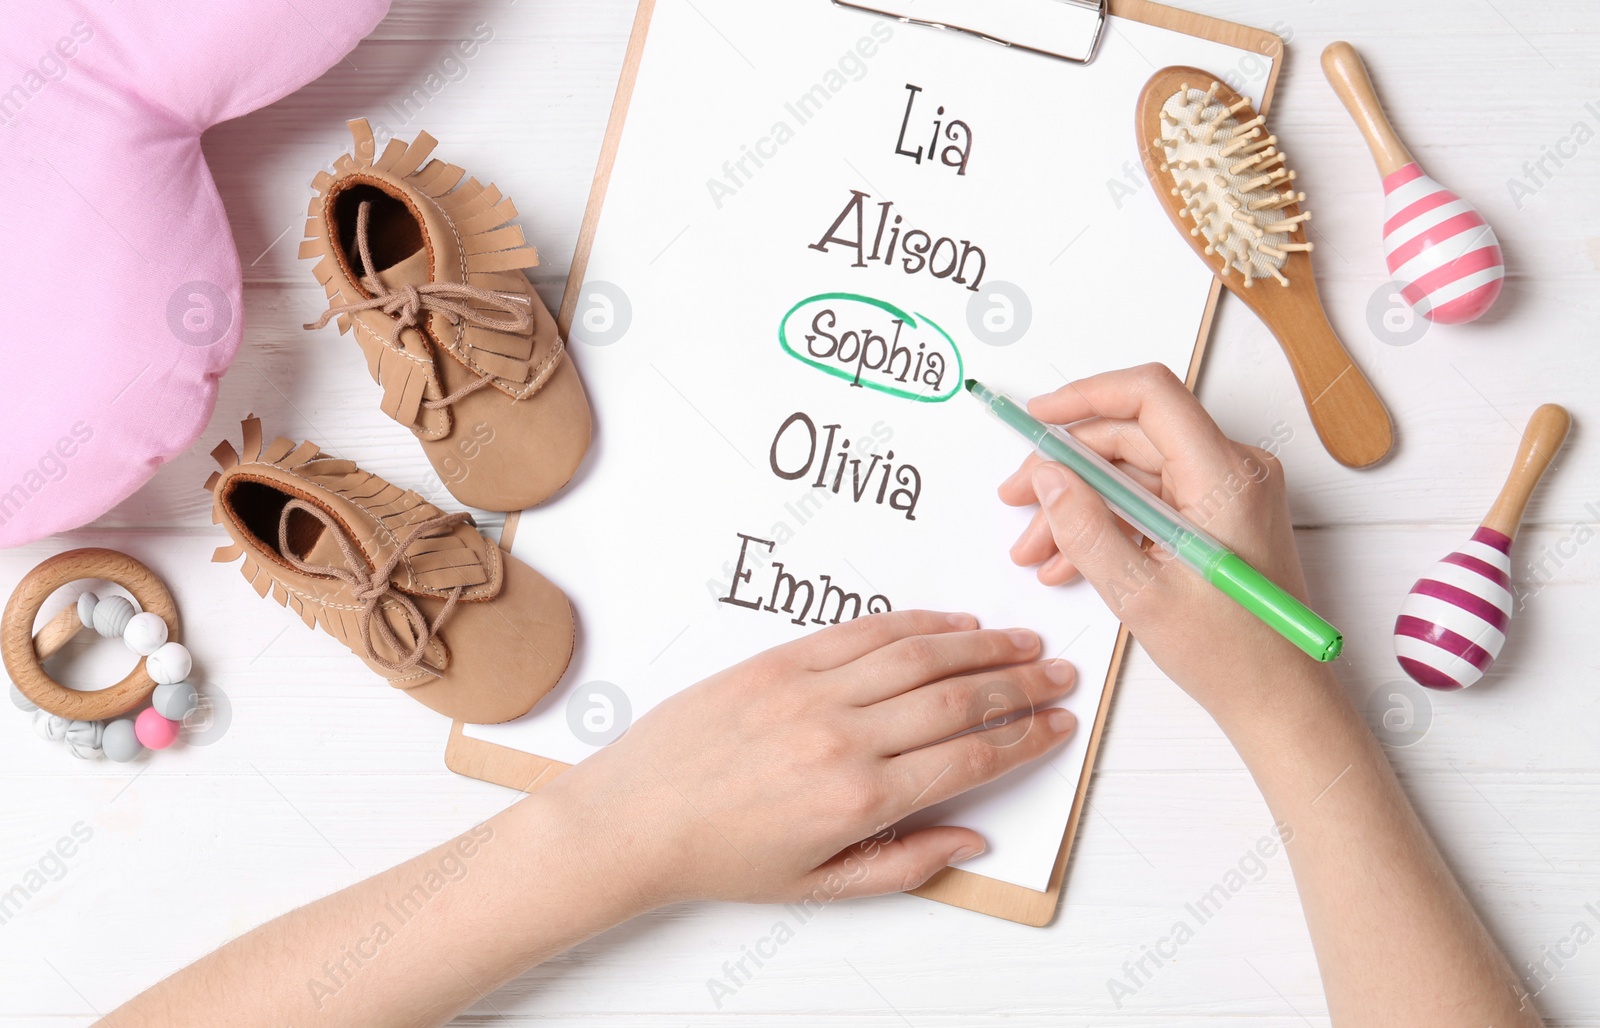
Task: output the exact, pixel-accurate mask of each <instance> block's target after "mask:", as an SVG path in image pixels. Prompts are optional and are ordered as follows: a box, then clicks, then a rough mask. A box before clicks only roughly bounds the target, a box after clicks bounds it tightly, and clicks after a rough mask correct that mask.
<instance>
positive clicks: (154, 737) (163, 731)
mask: <svg viewBox="0 0 1600 1028" xmlns="http://www.w3.org/2000/svg"><path fill="white" fill-rule="evenodd" d="M182 727H183V726H182V725H180V724H178V722H176V721H169V720H167V719H166V718H164V717H162V716H161V715H160V713H158V712H157V711H156V709H155V708H154V707H151V708H150V709H148V710H145V711H141V712H140V714H139V718H138V720H137V721H135V722H134V723H133V732H134V735H135V736H136V737H137V738H138V740H139V741H140V742H141V743H143V744H144V745H145V746H147V747H149V748H150V749H152V750H164V749H166V748H167V747H168V746H171V745H172V744H173V743H175V742H177V741H178V729H180V728H182Z"/></svg>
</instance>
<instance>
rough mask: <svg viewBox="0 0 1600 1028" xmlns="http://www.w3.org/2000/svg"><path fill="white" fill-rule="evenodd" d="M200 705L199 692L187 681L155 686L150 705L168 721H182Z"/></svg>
mask: <svg viewBox="0 0 1600 1028" xmlns="http://www.w3.org/2000/svg"><path fill="white" fill-rule="evenodd" d="M199 705H200V693H199V692H198V691H197V690H196V689H195V687H194V686H192V685H190V684H189V683H188V682H173V683H172V684H171V685H158V686H156V691H155V693H154V694H153V695H152V696H151V697H150V706H151V707H152V708H154V710H155V711H156V713H158V714H160V715H161V716H162V717H164V718H166V719H167V720H169V721H182V720H183V719H184V718H186V717H188V716H189V715H190V714H192V713H194V709H195V708H196V707H198V706H199Z"/></svg>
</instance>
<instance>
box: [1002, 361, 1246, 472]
mask: <svg viewBox="0 0 1600 1028" xmlns="http://www.w3.org/2000/svg"><path fill="white" fill-rule="evenodd" d="M1028 410H1029V411H1030V412H1032V414H1033V416H1034V417H1036V418H1039V419H1040V420H1042V421H1048V422H1052V423H1055V424H1071V423H1072V422H1075V421H1082V420H1084V419H1086V418H1108V419H1112V420H1134V421H1137V422H1138V423H1139V426H1140V427H1141V428H1142V429H1143V430H1144V434H1145V437H1146V438H1147V439H1149V441H1150V442H1151V443H1152V444H1153V445H1154V446H1155V448H1156V450H1157V451H1158V452H1159V453H1161V454H1162V455H1163V456H1175V455H1177V454H1184V455H1186V456H1192V455H1193V454H1195V453H1196V452H1199V453H1202V454H1206V453H1209V452H1215V454H1216V455H1217V456H1218V457H1222V458H1225V457H1226V455H1227V454H1228V453H1229V452H1230V450H1229V447H1230V444H1229V442H1228V439H1227V437H1226V436H1225V435H1223V434H1222V429H1220V428H1218V427H1217V423H1216V422H1214V421H1212V420H1211V416H1210V415H1209V414H1207V413H1206V411H1205V408H1204V407H1202V406H1200V401H1199V400H1197V399H1195V398H1194V394H1193V393H1191V392H1189V390H1188V389H1187V388H1186V387H1185V386H1184V384H1183V383H1182V382H1181V381H1179V379H1178V376H1176V375H1174V374H1173V373H1172V372H1171V371H1170V370H1169V369H1168V368H1167V367H1166V366H1165V365H1161V364H1146V365H1144V366H1143V367H1138V368H1128V369H1126V370H1122V371H1109V372H1106V373H1105V374H1103V375H1095V376H1093V377H1092V378H1086V379H1083V380H1082V381H1079V382H1072V383H1069V384H1067V385H1065V386H1062V387H1061V388H1060V389H1058V390H1056V391H1055V392H1053V393H1050V394H1048V395H1046V396H1040V397H1037V398H1035V399H1034V400H1033V402H1031V403H1030V404H1028Z"/></svg>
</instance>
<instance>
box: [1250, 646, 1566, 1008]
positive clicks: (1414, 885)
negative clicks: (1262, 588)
mask: <svg viewBox="0 0 1600 1028" xmlns="http://www.w3.org/2000/svg"><path fill="white" fill-rule="evenodd" d="M1276 697H1277V698H1276V699H1275V700H1274V701H1273V702H1272V703H1271V705H1270V706H1268V707H1265V708H1263V707H1261V706H1259V705H1257V706H1256V708H1255V709H1252V710H1249V711H1240V712H1238V713H1236V714H1234V715H1233V716H1228V717H1224V718H1222V719H1221V720H1222V721H1223V725H1224V728H1225V729H1227V730H1228V734H1229V736H1230V738H1231V739H1232V740H1233V742H1234V745H1235V746H1237V747H1238V749H1239V752H1240V754H1241V756H1243V758H1244V760H1245V763H1246V764H1247V765H1248V767H1249V768H1250V771H1251V773H1252V774H1253V775H1254V777H1255V780H1256V782H1257V784H1258V785H1259V786H1260V788H1261V791H1262V794H1263V795H1264V796H1265V797H1266V800H1267V804H1268V806H1269V807H1270V808H1271V810H1272V813H1273V816H1274V817H1275V818H1276V819H1277V821H1278V823H1279V826H1280V831H1281V832H1282V834H1283V836H1284V837H1285V840H1286V846H1285V849H1286V850H1287V852H1288V854H1289V859H1290V863H1291V866H1292V867H1293V869H1294V876H1295V883H1296V885H1297V887H1298V888H1299V891H1300V897H1301V902H1302V904H1303V905H1304V908H1305V914H1306V922H1307V924H1308V926H1309V927H1310V930H1311V938H1312V942H1313V944H1314V945H1315V947H1316V952H1317V963H1318V966H1319V967H1320V969H1321V972H1322V980H1323V986H1324V988H1325V990H1326V992H1327V997H1328V1009H1329V1012H1330V1013H1331V1015H1332V1017H1333V1022H1334V1024H1336V1025H1352V1026H1354V1025H1360V1026H1362V1028H1369V1026H1378V1025H1405V1026H1408V1028H1415V1026H1425V1025H1440V1026H1449V1028H1461V1026H1489V1025H1493V1026H1495V1028H1507V1026H1532V1025H1538V1024H1540V1023H1541V1022H1540V1020H1539V1016H1538V1014H1537V1013H1536V1012H1535V1011H1534V1009H1533V1006H1532V1002H1531V1000H1528V999H1527V998H1526V997H1525V995H1524V993H1523V990H1522V989H1521V988H1520V986H1519V983H1518V982H1517V979H1516V977H1515V975H1514V974H1513V973H1512V971H1511V968H1510V966H1509V964H1508V963H1507V961H1506V960H1505V958H1504V956H1503V955H1502V954H1501V952H1500V950H1499V948H1498V947H1497V946H1496V945H1495V943H1494V941H1493V940H1492V939H1491V938H1490V937H1489V934H1488V932H1487V930H1486V929H1485V928H1484V926H1483V923H1482V921H1480V920H1479V918H1478V916H1477V914H1476V912H1474V911H1473V909H1472V907H1471V905H1470V904H1469V903H1468V902H1467V899H1466V897H1465V895H1463V893H1462V891H1461V888H1460V887H1459V886H1458V885H1457V884H1456V881H1455V878H1454V877H1453V876H1452V874H1451V872H1450V870H1449V868H1448V867H1447V866H1446V865H1445V862H1444V859H1443V857H1442V856H1441V855H1440V853H1439V850H1438V848H1437V847H1436V846H1435V845H1434V844H1433V841H1432V840H1431V839H1430V838H1429V837H1428V834H1427V832H1426V831H1425V830H1424V829H1423V827H1422V824H1421V823H1420V822H1419V821H1418V819H1417V816H1416V813H1415V811H1414V810H1413V809H1412V807H1411V804H1410V802H1409V801H1408V800H1407V798H1406V796H1405V794H1404V793H1403V792H1402V791H1401V789H1400V785H1399V782H1398V781H1397V780H1396V778H1395V775H1394V771H1393V769H1392V768H1391V767H1390V766H1389V762H1388V759H1387V757H1386V756H1385V755H1384V753H1383V750H1382V748H1381V746H1380V745H1379V743H1378V742H1377V740H1376V739H1374V738H1373V736H1372V733H1371V732H1370V731H1369V730H1368V729H1367V727H1366V725H1365V724H1364V723H1363V722H1362V720H1361V718H1360V715H1359V714H1357V712H1356V711H1355V709H1354V707H1352V706H1351V704H1350V702H1349V700H1348V699H1347V697H1346V696H1345V695H1344V693H1343V691H1342V689H1341V688H1340V687H1339V685H1338V683H1337V682H1336V681H1335V680H1334V678H1333V676H1332V675H1331V674H1327V673H1325V672H1324V671H1323V670H1321V669H1316V670H1313V671H1296V672H1292V673H1291V674H1289V675H1288V676H1286V680H1285V681H1284V682H1283V683H1282V688H1281V689H1280V690H1279V691H1278V692H1277V693H1276Z"/></svg>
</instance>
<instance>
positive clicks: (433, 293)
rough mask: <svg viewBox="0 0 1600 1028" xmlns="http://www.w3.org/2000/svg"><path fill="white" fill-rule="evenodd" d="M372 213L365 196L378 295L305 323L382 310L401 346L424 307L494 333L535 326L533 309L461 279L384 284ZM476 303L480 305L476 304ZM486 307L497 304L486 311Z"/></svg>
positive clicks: (362, 223)
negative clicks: (379, 271) (375, 254)
mask: <svg viewBox="0 0 1600 1028" xmlns="http://www.w3.org/2000/svg"><path fill="white" fill-rule="evenodd" d="M371 215H372V201H370V200H363V201H361V206H360V207H359V208H358V209H357V211H356V250H357V251H358V252H359V253H360V255H361V266H362V267H363V268H365V269H366V272H367V273H366V274H365V275H363V276H362V277H361V287H362V288H363V289H365V290H366V291H367V292H368V293H370V294H372V295H371V296H370V297H368V298H367V299H365V300H357V301H356V302H354V303H345V304H339V305H337V306H332V307H329V308H328V309H327V310H325V311H323V312H322V317H321V318H318V319H317V320H316V321H314V322H312V323H311V324H309V325H306V326H305V327H306V330H307V331H315V330H317V329H320V328H322V327H324V326H325V325H327V324H328V322H329V321H331V320H333V319H334V318H338V317H343V316H344V315H346V314H358V313H360V312H362V311H373V310H376V311H382V312H383V313H384V314H387V315H389V316H390V317H391V318H393V319H394V328H393V329H391V330H390V332H389V338H388V339H387V340H386V342H387V343H388V344H389V345H390V346H392V347H394V348H395V349H400V348H401V344H400V333H401V332H402V331H404V330H405V329H408V328H413V329H414V328H417V327H418V326H419V325H420V324H421V323H422V315H423V312H424V311H426V312H429V313H433V314H442V315H444V316H445V317H446V318H449V319H450V321H452V322H453V323H455V324H457V325H461V324H467V325H474V326H477V327H478V328H486V329H489V330H490V331H494V332H508V333H511V334H513V335H520V334H524V333H527V332H531V331H532V330H533V315H532V313H531V312H529V311H528V310H527V309H526V308H524V307H523V306H522V305H521V304H519V303H518V302H517V301H516V300H514V299H512V298H511V297H509V296H507V295H506V294H504V293H497V292H495V291H493V290H490V289H484V288H482V287H479V286H469V285H466V284H465V283H458V282H428V283H424V284H423V285H420V286H416V285H409V284H407V285H403V286H398V287H395V288H391V287H389V286H387V285H384V283H383V280H382V279H380V278H379V277H378V274H377V272H376V271H375V270H374V269H375V265H374V264H373V263H372V244H371V239H370V235H369V230H368V224H369V222H370V220H371ZM471 304H479V305H480V306H478V307H474V306H471ZM483 307H488V308H492V309H491V310H483V309H482V308H483ZM492 382H494V376H493V375H484V376H483V377H481V378H479V379H478V380H477V381H476V382H473V383H471V384H470V385H466V386H463V387H461V388H460V389H458V390H456V391H455V392H453V393H451V394H450V395H449V396H445V397H442V398H441V399H438V400H427V401H424V403H423V404H422V406H423V407H425V408H427V409H428V410H439V409H440V408H443V407H448V406H450V405H451V404H453V403H455V402H456V401H457V400H460V399H462V398H463V397H466V396H469V395H471V394H472V393H475V392H477V391H478V390H480V389H482V388H484V387H485V386H487V385H490V384H491V383H492Z"/></svg>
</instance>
